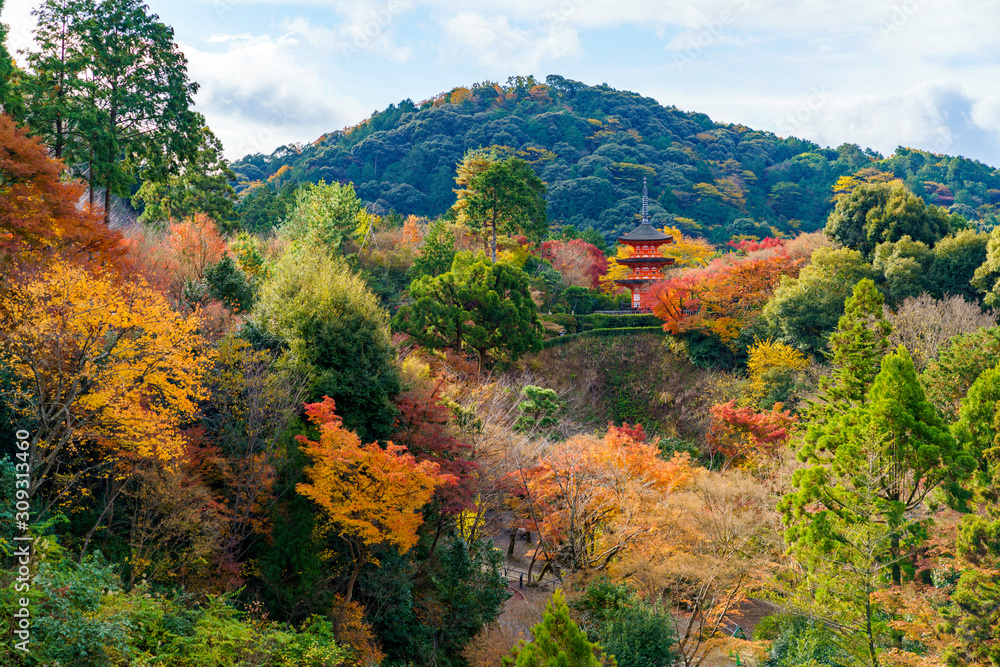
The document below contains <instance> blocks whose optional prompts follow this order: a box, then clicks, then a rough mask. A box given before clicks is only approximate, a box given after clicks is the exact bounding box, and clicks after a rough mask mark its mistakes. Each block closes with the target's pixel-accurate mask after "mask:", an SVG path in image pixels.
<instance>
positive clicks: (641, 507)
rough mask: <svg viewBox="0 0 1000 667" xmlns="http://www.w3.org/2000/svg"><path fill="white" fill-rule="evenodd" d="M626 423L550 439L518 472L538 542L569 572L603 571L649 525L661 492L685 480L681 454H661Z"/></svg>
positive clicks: (687, 474) (686, 464) (686, 470)
mask: <svg viewBox="0 0 1000 667" xmlns="http://www.w3.org/2000/svg"><path fill="white" fill-rule="evenodd" d="M630 432H632V433H634V432H635V431H634V430H632V429H626V428H611V429H609V430H608V432H607V434H606V435H605V436H604V437H603V438H598V437H596V436H590V435H582V436H576V437H573V438H570V439H569V440H567V441H566V442H563V443H558V444H555V445H553V447H552V449H551V450H550V451H549V452H548V453H547V454H545V455H544V456H542V457H541V459H540V460H539V461H538V463H537V465H535V466H534V467H533V468H531V469H529V470H527V471H523V473H522V474H523V480H524V482H523V483H524V490H523V493H524V494H525V497H526V499H527V501H528V503H529V516H530V522H531V524H532V525H533V526H534V529H535V530H536V531H537V532H538V533H539V535H540V536H541V539H542V542H543V546H545V547H546V548H547V550H549V551H550V552H552V553H554V554H556V558H557V559H558V560H560V561H562V562H564V563H565V564H567V565H568V566H569V567H570V569H571V570H573V571H577V570H588V569H597V570H601V569H604V568H606V567H607V566H608V564H609V563H611V562H612V560H613V559H614V558H615V557H616V556H618V555H619V554H620V553H621V552H622V551H623V550H624V549H626V548H627V547H628V546H629V545H631V544H632V543H633V542H634V541H636V540H637V539H638V538H639V537H640V536H642V535H644V534H646V533H648V532H649V531H650V530H651V527H652V525H653V522H654V519H653V514H654V509H655V507H656V505H657V504H658V503H659V501H660V500H662V499H663V497H664V496H665V495H666V494H668V493H670V492H671V491H673V490H674V489H675V488H678V487H680V486H683V485H684V484H686V483H687V482H688V481H690V480H691V478H692V475H693V471H692V468H691V466H690V464H689V462H688V456H687V454H679V455H676V456H674V457H673V458H672V459H670V460H664V459H662V458H660V456H659V448H658V447H657V443H656V442H639V441H637V440H635V439H634V438H633V437H632V436H631V435H630Z"/></svg>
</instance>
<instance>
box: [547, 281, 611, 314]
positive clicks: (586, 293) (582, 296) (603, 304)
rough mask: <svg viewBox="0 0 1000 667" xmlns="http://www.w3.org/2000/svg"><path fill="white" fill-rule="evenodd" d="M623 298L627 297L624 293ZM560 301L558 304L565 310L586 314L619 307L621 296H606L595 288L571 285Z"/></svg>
mask: <svg viewBox="0 0 1000 667" xmlns="http://www.w3.org/2000/svg"><path fill="white" fill-rule="evenodd" d="M625 298H628V295H625ZM560 302H561V303H560V304H559V305H561V306H563V307H564V308H565V309H566V311H567V312H570V313H574V314H576V315H588V314H589V313H593V312H594V311H596V310H618V309H620V308H621V302H622V297H621V296H620V295H615V296H608V295H607V294H604V293H603V292H599V291H597V290H592V289H585V288H583V287H577V286H576V285H571V286H569V287H567V288H566V289H565V291H564V292H563V293H562V296H561V298H560ZM598 317H600V316H598Z"/></svg>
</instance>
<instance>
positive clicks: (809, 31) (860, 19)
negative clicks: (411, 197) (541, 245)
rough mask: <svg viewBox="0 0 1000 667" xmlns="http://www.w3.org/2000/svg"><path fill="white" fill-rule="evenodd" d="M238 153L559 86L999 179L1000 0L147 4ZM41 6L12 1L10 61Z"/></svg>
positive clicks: (199, 101) (233, 154)
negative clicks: (962, 161)
mask: <svg viewBox="0 0 1000 667" xmlns="http://www.w3.org/2000/svg"><path fill="white" fill-rule="evenodd" d="M147 3H148V5H149V7H150V11H151V12H153V13H155V14H157V15H158V16H159V18H160V20H161V21H163V22H164V23H166V24H168V25H170V26H172V27H173V28H174V31H175V34H174V36H175V40H176V41H177V43H178V45H179V46H180V48H181V49H182V50H183V52H184V53H185V55H186V56H187V59H188V72H189V75H190V77H191V79H192V80H194V81H196V82H198V83H199V84H200V90H199V92H198V94H197V97H196V108H197V109H198V110H199V111H200V112H202V113H203V114H204V115H205V117H206V119H207V121H208V124H209V126H210V127H211V128H212V130H213V131H214V132H215V134H216V135H217V136H218V137H219V138H220V139H221V140H222V142H223V145H224V146H225V151H226V155H227V157H229V158H230V159H235V158H239V157H241V156H243V155H245V154H248V153H258V152H260V153H265V154H268V153H270V152H271V151H273V150H274V149H275V148H277V147H278V146H281V145H284V144H287V143H293V142H302V143H307V142H310V141H312V140H314V139H316V138H317V137H318V136H319V135H321V134H323V133H325V132H329V131H332V130H337V129H342V128H344V127H347V126H350V125H354V124H356V123H358V122H359V121H361V120H363V119H364V118H367V117H368V116H370V115H371V114H372V113H373V112H374V111H378V110H381V109H384V108H385V107H386V106H388V105H389V104H390V103H394V102H399V101H400V100H403V99H407V98H409V99H412V100H413V101H414V102H420V101H421V100H425V99H429V98H432V97H434V96H435V95H437V94H438V93H441V92H444V91H447V90H450V89H452V88H454V87H456V86H462V85H465V86H469V85H471V84H473V83H475V82H479V81H485V80H490V81H497V82H500V83H504V82H506V80H507V78H508V77H509V76H512V75H528V74H533V75H534V76H535V77H536V78H538V79H544V78H545V76H546V75H548V74H559V75H561V76H564V77H566V78H568V79H574V80H577V81H581V82H583V83H585V84H589V85H597V84H602V83H606V84H608V85H610V86H612V87H613V88H617V89H619V90H628V91H632V92H636V93H639V94H641V95H645V96H648V97H652V98H654V99H655V100H657V101H658V102H660V103H661V104H664V105H668V106H669V105H673V106H676V107H678V108H680V109H682V110H685V111H696V112H701V113H705V114H708V115H709V116H710V117H711V118H712V119H713V120H715V121H717V122H723V123H742V124H744V125H747V126H749V127H752V128H754V129H760V130H770V131H772V132H775V133H776V134H778V135H780V136H789V135H792V136H796V137H800V138H804V139H809V140H812V141H815V142H817V143H818V144H820V145H822V146H831V147H836V146H838V145H840V144H842V143H845V142H846V143H856V144H859V145H860V146H862V147H863V148H866V147H870V148H873V149H875V150H877V151H879V152H880V153H882V154H884V155H890V154H891V153H892V152H893V151H894V150H895V148H896V147H897V146H906V147H909V148H917V149H921V150H928V151H932V152H935V153H946V154H949V155H964V156H966V157H969V158H974V159H977V160H980V161H983V162H985V163H987V164H989V165H991V166H993V167H1000V85H998V84H1000V39H997V37H996V31H997V29H998V28H1000V0H898V1H896V2H873V1H872V0H700V1H697V2H681V1H679V0H658V1H651V0H483V1H472V0H464V1H459V0H352V1H348V0H343V1H336V2H331V1H329V0H311V1H310V0H147ZM37 4H38V2H37V0H6V3H5V5H4V9H3V15H2V17H0V18H2V20H3V21H4V22H5V23H7V24H8V25H9V26H10V28H11V34H10V37H9V44H8V46H9V48H10V50H11V51H12V52H16V51H17V50H18V49H24V48H30V47H31V30H32V25H33V19H32V17H31V11H32V9H33V8H34V7H35V6H36V5H37Z"/></svg>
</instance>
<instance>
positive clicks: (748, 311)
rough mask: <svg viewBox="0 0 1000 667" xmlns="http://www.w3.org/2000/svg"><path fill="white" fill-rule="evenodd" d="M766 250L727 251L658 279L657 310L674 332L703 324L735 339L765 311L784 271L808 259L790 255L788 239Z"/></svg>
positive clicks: (655, 290)
mask: <svg viewBox="0 0 1000 667" xmlns="http://www.w3.org/2000/svg"><path fill="white" fill-rule="evenodd" d="M766 250H767V252H764V253H759V252H755V253H753V254H751V255H749V256H745V257H743V256H738V255H737V256H734V255H729V256H726V257H721V258H718V259H716V260H714V261H712V262H711V263H709V265H708V266H706V267H704V268H700V269H689V270H687V271H683V272H680V273H678V274H676V275H674V276H672V277H670V278H669V279H667V280H664V281H662V282H660V283H657V284H656V285H654V286H653V288H652V290H653V293H654V295H655V302H654V304H653V314H654V315H656V316H657V317H659V318H660V319H662V320H663V321H664V325H663V328H664V330H665V331H668V332H669V333H671V334H674V335H678V334H682V333H685V332H688V331H698V330H700V331H704V332H706V333H710V334H713V335H715V336H718V337H719V339H720V340H722V341H723V342H729V341H732V340H733V339H734V338H736V337H737V336H739V334H740V331H742V330H743V329H744V328H745V327H746V326H747V325H748V324H749V323H751V322H752V321H753V319H754V318H755V317H757V316H758V315H759V313H760V310H761V308H763V306H764V304H765V303H767V300H768V299H769V298H770V297H771V296H772V294H773V293H774V289H775V288H776V287H777V286H778V283H779V282H780V281H781V277H782V276H786V275H787V276H792V277H795V276H797V275H798V270H799V266H800V264H801V263H802V260H801V259H793V258H792V257H790V256H789V255H788V254H787V253H786V252H785V251H784V245H783V244H782V245H780V246H772V247H770V248H766Z"/></svg>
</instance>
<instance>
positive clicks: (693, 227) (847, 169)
mask: <svg viewBox="0 0 1000 667" xmlns="http://www.w3.org/2000/svg"><path fill="white" fill-rule="evenodd" d="M491 145H498V146H506V147H508V148H509V149H510V150H511V151H512V152H516V153H517V154H518V155H520V156H521V157H524V158H525V159H527V160H528V161H529V162H530V163H531V164H532V166H533V167H534V169H535V170H536V172H537V173H538V175H539V176H540V177H541V178H542V180H544V181H545V183H546V184H547V185H548V195H547V199H548V213H549V218H550V219H551V220H552V222H554V223H557V224H572V225H575V226H576V227H577V228H578V229H585V228H587V227H589V226H593V227H594V228H595V229H597V230H598V231H600V232H601V233H602V234H604V235H605V236H606V237H607V238H609V239H610V238H613V237H614V236H616V235H618V234H619V233H621V232H623V231H626V230H627V229H629V228H630V227H631V226H632V225H633V224H634V223H635V221H634V216H635V214H636V213H637V212H638V210H639V198H640V194H641V191H642V179H643V177H646V178H647V179H648V181H649V187H650V192H651V196H652V198H653V199H654V200H655V201H653V202H651V209H650V210H651V214H652V216H653V218H654V222H655V223H656V224H658V225H666V224H669V225H675V226H678V227H679V228H681V229H682V230H684V231H686V232H688V233H696V234H699V235H703V236H707V237H708V238H710V239H712V240H713V241H716V242H720V241H725V240H727V239H728V238H730V237H731V236H732V235H734V234H752V235H757V236H767V235H771V234H773V233H774V231H780V232H785V233H790V232H792V231H793V230H802V231H813V230H816V229H819V228H821V227H822V226H823V224H824V223H825V221H826V216H827V215H828V214H829V212H830V211H831V209H832V203H831V201H830V189H831V187H832V186H833V185H834V184H835V183H836V182H837V180H838V179H839V178H840V177H841V176H845V175H850V174H853V173H854V172H856V171H857V170H859V169H862V168H865V167H876V168H878V169H879V170H880V171H890V172H892V173H893V174H895V176H896V177H897V178H901V179H903V180H905V181H906V183H907V185H908V186H909V187H910V188H911V189H912V190H913V191H914V192H916V193H918V194H920V195H921V196H923V197H924V198H925V199H926V200H927V202H928V203H934V204H938V205H941V206H946V207H954V208H955V210H956V211H957V212H959V213H961V214H962V215H963V216H965V217H966V218H968V219H974V220H982V222H983V224H984V225H985V226H988V227H991V226H993V225H994V224H995V220H996V217H995V216H996V214H997V210H998V209H997V205H998V204H1000V172H998V171H997V170H996V169H993V168H991V167H989V166H987V165H984V164H982V163H979V162H975V161H972V160H966V159H964V158H949V157H944V156H938V155H932V154H930V153H924V152H920V151H915V150H910V149H903V148H900V149H898V150H897V152H896V154H895V155H894V156H893V157H890V158H888V159H883V158H882V156H881V155H878V154H877V153H875V152H873V151H871V150H862V149H861V148H860V147H858V146H857V145H853V144H844V145H842V146H840V147H838V148H836V149H830V148H821V147H819V146H818V145H816V144H814V143H812V142H809V141H803V140H800V139H796V138H794V137H789V138H781V137H778V136H776V135H774V134H772V133H770V132H759V131H755V130H752V129H751V128H748V127H746V126H743V125H726V124H720V123H715V122H713V121H712V120H711V119H710V118H709V117H708V116H706V115H705V114H700V113H692V112H685V111H681V110H679V109H677V108H676V107H672V106H671V107H664V106H662V105H660V104H659V103H657V102H656V101H655V100H653V99H651V98H648V97H642V96H641V95H637V94H635V93H630V92H625V91H619V90H615V89H613V88H611V87H610V86H607V85H600V86H587V85H584V84H582V83H579V82H577V81H571V80H568V79H565V78H563V77H561V76H554V75H552V76H549V77H547V78H546V80H545V83H544V84H542V83H540V82H537V81H536V80H535V79H534V78H532V77H527V78H524V77H512V78H511V79H509V80H508V83H507V85H506V86H502V85H498V84H496V83H492V82H484V83H481V84H475V85H473V86H472V87H471V88H463V87H460V88H455V89H453V90H451V91H449V92H446V93H442V94H440V95H438V96H437V97H435V98H433V99H430V100H427V101H424V102H421V103H419V104H414V103H413V102H412V101H411V100H403V101H402V102H400V103H399V104H394V105H390V106H389V107H388V108H387V109H386V110H384V111H381V112H376V113H374V114H373V115H372V117H371V118H369V119H368V120H365V121H364V122H362V123H360V124H359V125H357V126H355V127H351V128H347V129H345V130H342V131H336V132H331V133H329V134H326V135H324V136H322V137H320V138H319V139H317V140H316V141H315V142H313V143H312V144H311V145H308V146H284V147H281V148H279V149H278V150H276V151H275V152H274V153H272V154H271V155H270V156H265V155H260V154H257V155H250V156H246V157H244V158H243V159H241V160H239V161H238V162H236V163H235V164H234V165H233V169H234V171H235V172H236V174H237V177H238V178H239V185H240V187H239V188H238V189H245V188H246V187H248V186H250V185H251V184H252V183H253V182H255V181H268V182H269V183H270V184H271V185H272V186H274V187H277V188H280V187H281V186H283V185H287V184H289V183H301V182H317V181H320V180H326V181H327V182H332V181H341V182H347V181H350V182H353V183H354V186H355V188H356V190H357V192H358V195H359V196H360V197H361V198H362V199H363V200H365V201H368V202H371V203H374V204H377V207H376V209H381V211H380V212H384V211H388V210H394V211H396V212H399V213H402V214H409V213H413V214H418V215H425V216H431V217H434V216H438V215H441V214H443V213H444V212H445V211H447V210H448V208H449V207H450V206H451V205H452V204H453V203H454V201H455V195H454V192H453V188H454V187H455V182H454V175H455V166H456V164H457V163H458V162H459V161H460V160H461V159H462V156H463V155H464V154H465V152H466V151H468V150H469V149H473V148H478V147H485V146H491ZM772 227H773V228H775V229H771V228H772Z"/></svg>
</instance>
